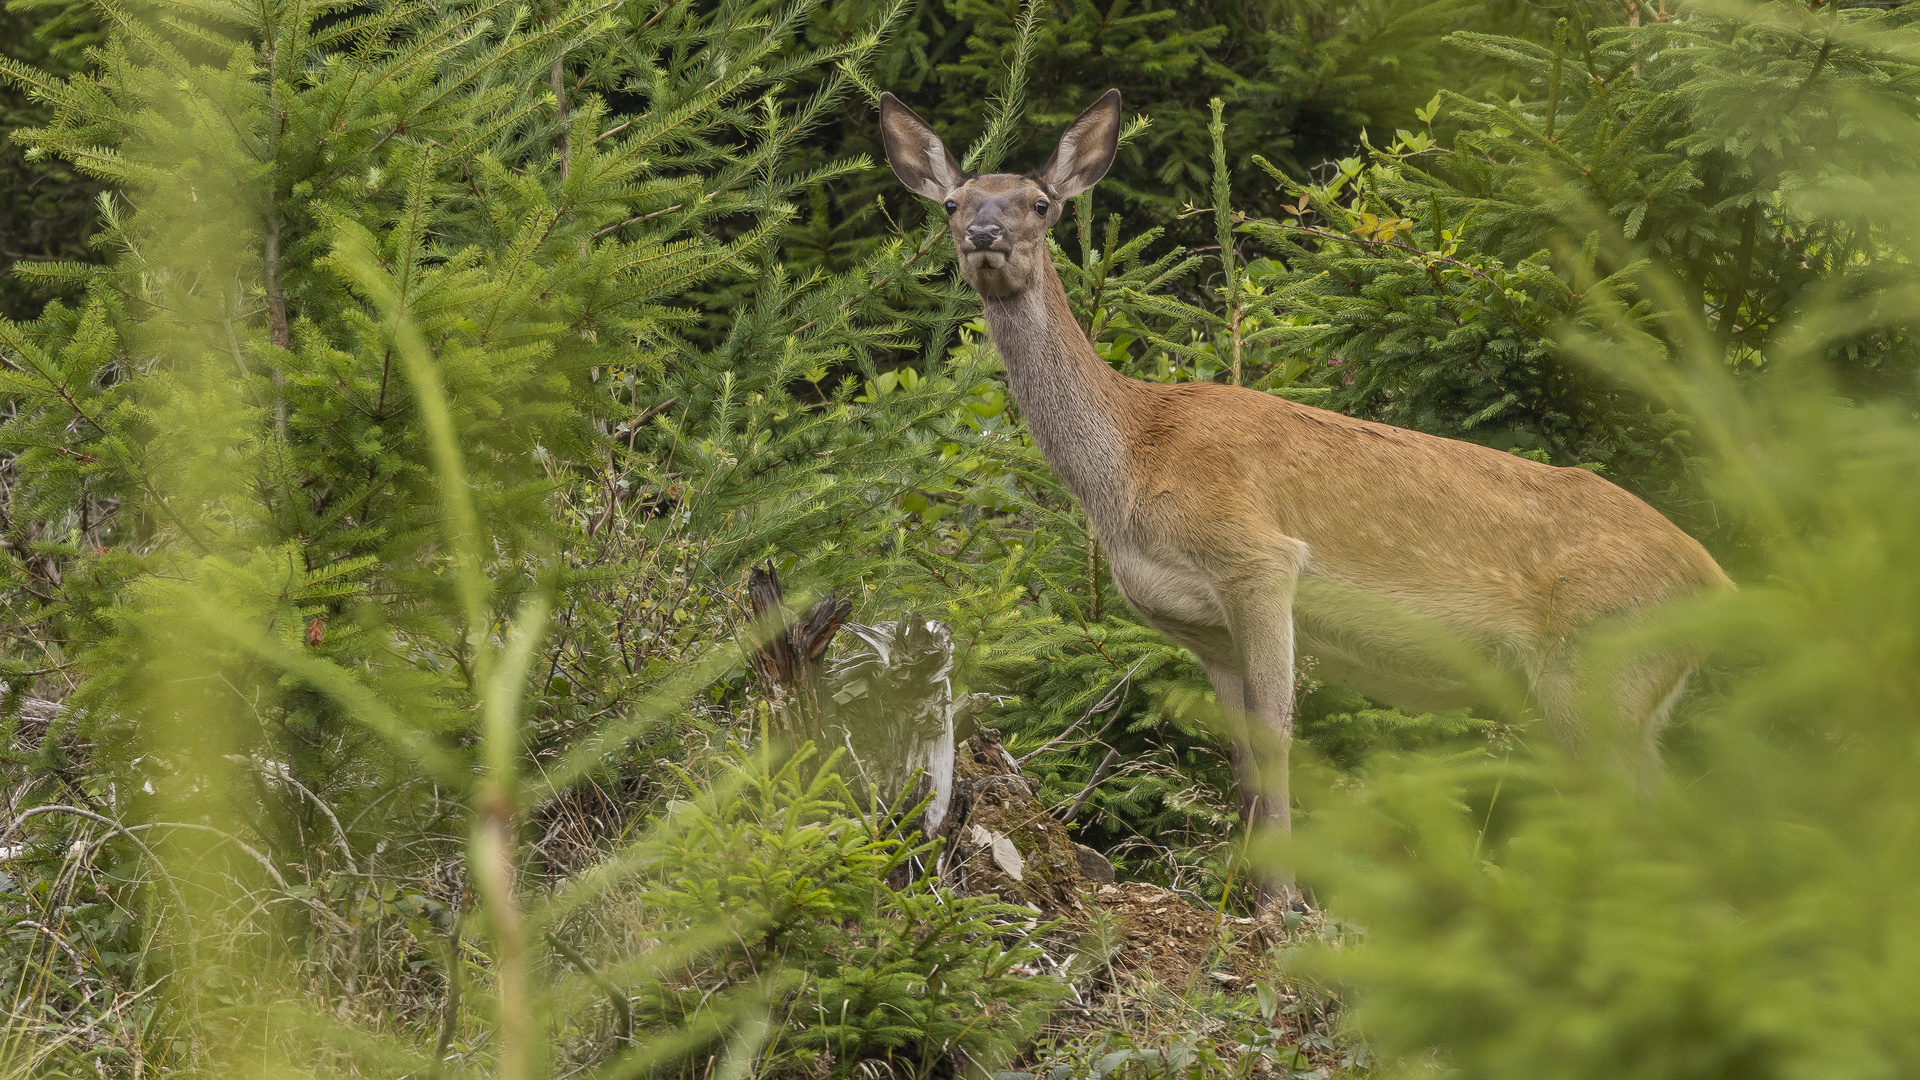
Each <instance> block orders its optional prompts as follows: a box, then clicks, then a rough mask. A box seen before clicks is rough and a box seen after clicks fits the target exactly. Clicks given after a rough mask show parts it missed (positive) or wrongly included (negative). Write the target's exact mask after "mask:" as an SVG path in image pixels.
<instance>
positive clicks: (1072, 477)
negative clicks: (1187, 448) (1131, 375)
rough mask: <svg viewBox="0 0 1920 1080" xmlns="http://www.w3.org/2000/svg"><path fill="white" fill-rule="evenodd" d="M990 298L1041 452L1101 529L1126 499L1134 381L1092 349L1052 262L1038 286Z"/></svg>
mask: <svg viewBox="0 0 1920 1080" xmlns="http://www.w3.org/2000/svg"><path fill="white" fill-rule="evenodd" d="M983 301H984V304H985V307H986V315H987V329H988V331H989V332H990V333H991V335H992V338H993V344H994V346H995V347H996V348H997V349H999V350H1000V359H1001V360H1002V362H1004V363H1005V365H1006V369H1007V384H1008V385H1009V386H1011V387H1012V388H1013V397H1014V400H1015V401H1016V402H1018V403H1019V406H1020V415H1021V416H1022V417H1023V418H1024V419H1025V420H1026V423H1027V429H1028V430H1029V431H1031V432H1032V433H1033V441H1034V443H1035V444H1036V445H1038V446H1039V447H1040V453H1041V454H1043V455H1044V456H1045V457H1046V459H1047V464H1049V465H1051V466H1053V471H1054V472H1056V473H1058V474H1059V476H1060V479H1061V480H1062V481H1063V482H1064V483H1065V484H1066V485H1067V488H1068V490H1070V491H1072V492H1073V494H1074V496H1075V497H1077V498H1078V499H1079V500H1080V502H1081V504H1082V505H1084V506H1085V507H1086V509H1087V516H1088V517H1089V518H1090V519H1091V520H1092V521H1093V522H1094V525H1095V527H1096V528H1100V527H1101V526H1102V524H1103V523H1105V522H1114V521H1117V515H1120V514H1122V513H1124V511H1125V506H1126V501H1127V498H1126V447H1125V424H1124V420H1125V413H1124V411H1123V405H1124V402H1125V400H1126V398H1127V396H1128V395H1127V387H1128V385H1129V384H1130V383H1131V382H1132V380H1130V379H1128V378H1127V377H1126V376H1124V375H1121V374H1120V373H1119V372H1116V371H1114V370H1113V369H1112V368H1110V367H1108V366H1107V363H1106V361H1104V360H1102V359H1100V357H1099V355H1098V354H1096V353H1095V352H1094V351H1093V346H1092V345H1090V344H1089V343H1088V342H1087V335H1086V334H1085V332H1083V331H1082V330H1081V329H1080V325H1079V324H1078V323H1076V322H1074V320H1073V309H1072V308H1070V307H1069V306H1067V293H1066V290H1065V289H1064V288H1063V287H1062V286H1061V284H1060V277H1059V275H1058V274H1056V273H1054V272H1053V271H1052V268H1051V267H1049V268H1048V270H1047V272H1046V274H1045V275H1044V277H1043V279H1042V280H1041V282H1040V283H1039V284H1038V285H1036V286H1035V287H1033V288H1031V289H1028V290H1026V291H1025V292H1023V293H1020V294H1019V295H1017V296H1014V297H1011V298H1007V299H987V298H983Z"/></svg>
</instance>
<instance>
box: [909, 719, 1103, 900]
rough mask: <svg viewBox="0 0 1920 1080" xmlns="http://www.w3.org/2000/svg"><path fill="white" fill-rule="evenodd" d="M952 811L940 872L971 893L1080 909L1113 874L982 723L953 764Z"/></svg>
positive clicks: (1035, 782) (947, 880) (947, 879)
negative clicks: (1070, 829)
mask: <svg viewBox="0 0 1920 1080" xmlns="http://www.w3.org/2000/svg"><path fill="white" fill-rule="evenodd" d="M953 788H954V795H953V808H952V812H951V813H950V814H949V815H948V819H947V825H946V828H945V830H944V833H945V835H946V838H947V844H946V848H945V849H944V850H943V851H942V853H941V856H940V867H939V873H940V876H941V879H942V880H944V881H946V882H948V883H949V884H951V885H952V886H953V887H954V888H956V889H959V890H960V891H962V892H968V893H998V894H999V896H1000V899H1002V900H1006V901H1010V902H1013V903H1022V904H1028V905H1031V906H1032V907H1035V908H1038V909H1039V910H1040V911H1042V912H1044V913H1046V914H1049V915H1052V914H1068V913H1071V912H1075V911H1078V910H1080V907H1081V894H1083V893H1084V892H1086V891H1087V890H1088V889H1089V888H1092V887H1093V886H1095V885H1097V884H1099V883H1101V882H1110V881H1112V880H1113V866H1112V864H1111V863H1109V862H1108V861H1107V859H1106V857H1105V856H1103V855H1101V854H1100V853H1099V852H1097V851H1094V850H1093V849H1092V848H1089V847H1086V846H1085V845H1082V844H1076V843H1074V841H1073V838H1072V837H1071V836H1069V835H1067V827H1066V825H1065V823H1063V822H1062V821H1060V819H1058V818H1056V817H1054V816H1053V814H1051V813H1049V812H1048V810H1047V807H1046V806H1045V805H1044V804H1043V803H1041V802H1040V799H1039V793H1040V784H1039V782H1038V781H1036V780H1032V779H1029V778H1027V777H1025V776H1022V775H1021V773H1020V766H1019V764H1018V763H1017V762H1015V761H1014V760H1013V758H1012V757H1011V756H1010V755H1009V754H1008V753H1007V751H1006V748H1005V747H1003V746H1002V745H1001V744H1000V733H999V732H997V731H994V730H992V729H983V730H981V731H978V732H976V733H974V735H973V736H972V737H971V738H969V739H968V740H967V743H966V747H965V750H964V751H963V752H962V753H961V754H959V755H958V757H957V759H956V761H955V765H954V785H953Z"/></svg>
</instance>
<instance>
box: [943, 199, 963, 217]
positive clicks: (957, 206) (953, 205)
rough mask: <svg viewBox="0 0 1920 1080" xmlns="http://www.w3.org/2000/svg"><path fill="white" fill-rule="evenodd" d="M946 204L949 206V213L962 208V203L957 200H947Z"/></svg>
mask: <svg viewBox="0 0 1920 1080" xmlns="http://www.w3.org/2000/svg"><path fill="white" fill-rule="evenodd" d="M946 206H947V213H949V214H951V213H953V212H954V211H955V210H958V209H960V204H959V203H957V202H954V201H953V200H952V199H948V200H947V203H946Z"/></svg>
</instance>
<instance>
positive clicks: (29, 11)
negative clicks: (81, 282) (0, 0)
mask: <svg viewBox="0 0 1920 1080" xmlns="http://www.w3.org/2000/svg"><path fill="white" fill-rule="evenodd" d="M49 6H50V8H51V11H50V12H49V13H44V14H43V13H42V12H41V11H36V10H35V9H34V8H33V7H30V6H27V5H24V4H20V3H10V4H8V5H7V6H6V8H5V9H4V11H0V56H5V57H6V58H8V59H10V60H13V61H15V62H18V63H21V64H29V65H32V66H34V67H37V68H41V69H43V70H47V71H52V72H55V73H57V74H60V75H67V74H71V73H72V72H74V71H75V70H77V69H79V68H80V67H81V66H82V65H83V64H84V62H85V58H84V53H85V50H86V48H87V47H88V46H90V45H93V44H97V43H98V42H99V40H100V38H101V36H102V35H101V34H100V30H99V24H98V20H96V19H95V18H94V17H93V15H92V13H91V11H90V10H89V9H87V8H86V7H84V6H81V5H79V4H67V3H55V4H52V5H49ZM47 113H48V110H47V108H46V106H45V104H44V103H41V102H37V101H34V100H32V98H31V97H29V95H27V94H26V93H24V92H23V91H22V90H21V88H19V87H17V86H14V85H11V84H5V83H0V132H11V131H13V130H16V129H18V128H25V127H37V126H39V125H40V124H43V123H45V122H46V121H47V119H48V115H47ZM98 192H99V185H98V184H97V183H96V182H94V181H93V180H91V179H90V178H88V177H86V176H83V175H81V174H79V173H77V172H76V171H75V170H74V169H73V168H72V166H70V165H69V164H67V163H66V162H63V161H60V160H58V159H49V158H45V157H39V158H31V157H29V156H28V155H27V148H26V147H24V146H21V145H19V144H18V143H16V142H14V141H13V140H11V139H7V140H5V141H3V142H0V268H4V270H0V273H4V272H5V271H7V270H11V269H12V268H13V267H14V266H16V265H19V264H21V263H31V262H43V261H48V260H67V259H80V258H85V257H86V240H87V234H88V233H89V232H91V231H92V228H93V223H94V215H95V212H96V210H97V209H98V207H97V205H96V198H97V195H98ZM50 299H52V292H51V291H50V290H48V289H45V288H43V287H35V286H32V285H29V284H28V283H26V282H23V281H21V280H19V279H18V278H16V277H14V276H13V275H12V274H11V273H6V276H4V277H0V317H5V318H10V319H16V320H26V319H31V318H32V317H33V316H34V315H35V314H37V313H38V312H39V310H40V308H41V307H42V306H43V305H44V304H45V303H46V302H47V301H48V300H50Z"/></svg>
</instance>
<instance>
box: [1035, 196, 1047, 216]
mask: <svg viewBox="0 0 1920 1080" xmlns="http://www.w3.org/2000/svg"><path fill="white" fill-rule="evenodd" d="M1048 205H1049V204H1048V203H1047V200H1045V199H1041V200H1040V201H1039V202H1037V203H1034V204H1033V212H1034V213H1036V214H1044V213H1046V212H1047V206H1048Z"/></svg>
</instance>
